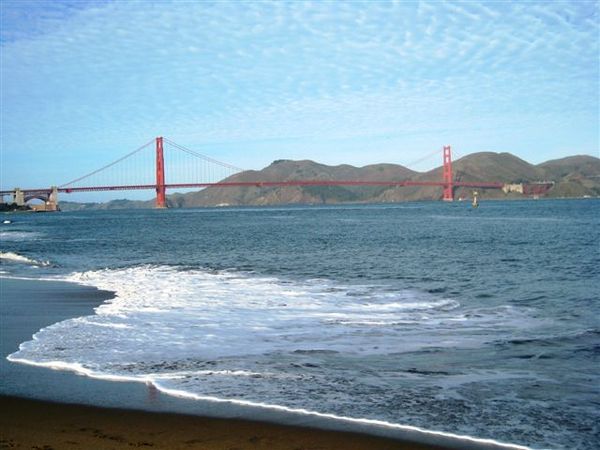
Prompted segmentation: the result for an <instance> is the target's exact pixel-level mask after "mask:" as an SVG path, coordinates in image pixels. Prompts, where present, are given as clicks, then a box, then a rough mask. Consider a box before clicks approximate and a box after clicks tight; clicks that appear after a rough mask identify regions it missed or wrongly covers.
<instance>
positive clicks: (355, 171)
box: [180, 160, 418, 207]
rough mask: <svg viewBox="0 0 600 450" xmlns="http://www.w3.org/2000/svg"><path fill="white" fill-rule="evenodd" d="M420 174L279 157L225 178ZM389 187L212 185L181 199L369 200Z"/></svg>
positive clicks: (205, 202)
mask: <svg viewBox="0 0 600 450" xmlns="http://www.w3.org/2000/svg"><path fill="white" fill-rule="evenodd" d="M417 175H418V173H417V172H414V171H412V170H410V169H407V168H406V167H403V166H400V165H395V164H374V165H369V166H365V167H354V166H350V165H347V164H342V165H339V166H327V165H324V164H318V163H316V162H313V161H308V160H304V161H291V160H278V161H274V162H273V163H272V164H271V165H269V166H268V167H266V168H264V169H263V170H259V171H256V170H248V171H245V172H242V173H239V174H236V175H233V176H231V177H229V178H226V179H225V180H223V181H227V182H254V181H256V182H258V181H290V180H350V181H352V180H365V181H374V180H381V181H392V180H407V179H412V178H414V177H415V176H417ZM386 189H387V188H386V187H350V186H348V187H346V186H291V187H231V188H208V189H205V190H203V191H200V192H193V193H189V194H185V195H183V196H181V197H180V198H181V199H182V200H183V204H184V205H185V206H187V207H194V206H211V205H212V206H214V205H270V204H287V203H340V202H366V201H372V199H373V198H377V196H379V195H380V194H381V193H382V192H383V191H385V190H386Z"/></svg>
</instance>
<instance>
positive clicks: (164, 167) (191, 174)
mask: <svg viewBox="0 0 600 450" xmlns="http://www.w3.org/2000/svg"><path fill="white" fill-rule="evenodd" d="M167 146H168V148H169V149H170V151H169V152H166V151H165V148H166V147H167ZM436 153H437V151H436ZM190 160H194V161H195V163H194V162H192V163H190ZM241 172H244V170H243V169H241V168H239V167H236V166H234V165H231V164H228V163H224V162H222V161H218V160H216V159H213V158H210V157H208V156H205V155H203V154H201V153H198V152H196V151H194V150H191V149H189V148H186V147H184V146H182V145H179V144H177V143H175V142H173V141H171V140H169V139H167V138H163V137H157V138H155V139H152V140H151V141H149V142H147V143H146V144H144V145H142V146H141V147H139V148H137V149H135V150H134V151H132V152H130V153H128V154H126V155H124V156H122V157H121V158H119V159H117V160H115V161H113V162H111V163H109V164H106V165H105V166H102V167H100V168H99V169H96V170H93V171H92V172H89V173H87V174H85V175H83V176H80V177H78V178H75V179H74V180H71V181H69V182H67V183H65V184H62V185H57V186H52V187H50V188H37V189H31V188H24V189H22V188H15V189H12V190H2V191H0V195H1V196H2V198H4V196H12V200H13V203H14V204H16V205H17V206H24V205H25V204H26V203H27V202H29V201H30V200H33V199H38V200H41V201H42V202H44V210H46V211H53V210H57V209H58V195H59V194H73V193H80V192H98V191H127V190H154V191H155V192H156V204H155V205H156V207H157V208H166V207H167V196H166V192H167V189H193V188H211V187H220V188H228V187H289V186H389V187H403V186H438V187H440V188H442V190H443V195H442V200H444V201H452V200H453V199H454V190H455V188H458V187H467V188H474V189H503V188H504V186H505V184H504V183H500V182H465V181H457V180H455V179H454V176H453V171H452V151H451V148H450V146H449V145H446V146H443V171H442V179H441V180H439V181H417V180H331V179H306V180H302V179H294V180H264V181H260V180H259V181H238V180H232V179H231V177H232V175H235V174H238V173H241Z"/></svg>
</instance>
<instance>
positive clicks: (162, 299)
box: [8, 266, 535, 448]
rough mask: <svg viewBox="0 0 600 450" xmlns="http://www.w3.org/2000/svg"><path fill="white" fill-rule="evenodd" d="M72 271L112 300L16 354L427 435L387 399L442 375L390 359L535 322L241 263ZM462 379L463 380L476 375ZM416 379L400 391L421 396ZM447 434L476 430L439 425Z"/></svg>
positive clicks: (182, 390)
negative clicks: (268, 272)
mask: <svg viewBox="0 0 600 450" xmlns="http://www.w3.org/2000/svg"><path fill="white" fill-rule="evenodd" d="M66 280H67V281H71V282H76V283H80V284H84V285H89V286H94V287H97V288H99V289H103V290H109V291H113V292H115V297H114V298H112V299H110V300H108V301H106V302H105V303H103V304H102V305H101V306H99V307H97V308H96V310H95V314H94V315H91V316H86V317H79V318H74V319H69V320H66V321H63V322H59V323H56V324H53V325H51V326H49V327H47V328H44V329H42V330H40V331H39V332H38V333H36V334H35V336H34V338H33V340H31V341H28V342H25V343H23V344H21V346H20V348H19V351H18V352H15V353H13V354H12V355H10V356H9V357H8V358H9V360H11V361H13V362H20V363H26V364H33V365H39V366H44V367H48V368H52V369H57V370H69V371H73V372H77V373H80V374H83V375H86V376H89V377H92V378H102V379H107V380H112V381H139V382H144V383H149V384H152V385H154V386H155V387H156V388H157V389H159V390H161V391H163V392H165V393H166V394H169V395H176V396H180V397H187V398H192V399H197V400H203V401H217V402H226V403H230V404H232V405H244V406H248V407H259V408H266V409H272V410H274V411H282V412H287V413H292V414H307V415H311V416H313V417H315V418H328V419H332V420H346V421H348V420H349V421H350V422H351V423H354V422H353V421H355V422H356V423H357V424H358V423H361V424H363V425H365V426H367V425H369V426H370V425H377V426H385V427H388V428H390V427H391V428H393V429H398V430H418V431H419V432H425V427H419V426H404V425H398V424H399V423H402V422H403V421H406V420H407V419H410V417H411V413H410V411H406V412H403V415H398V410H396V409H395V408H390V407H389V406H385V405H386V403H388V402H390V401H392V400H393V395H396V394H394V389H400V390H402V389H404V388H402V385H403V384H404V385H406V386H413V385H415V386H417V387H418V389H421V388H423V389H425V390H427V389H429V386H430V384H431V381H430V380H431V379H432V374H434V375H435V374H436V373H437V372H419V371H417V370H412V369H410V368H402V367H398V366H397V364H396V363H395V361H396V359H397V358H396V357H395V356H394V355H397V354H400V353H403V354H411V353H414V352H424V351H425V352H427V351H430V350H429V349H435V348H441V347H448V348H455V347H458V348H462V349H477V348H479V347H481V346H482V341H481V336H482V334H485V333H486V332H487V330H491V329H493V330H495V331H497V330H498V329H499V327H503V328H504V329H505V330H506V331H507V333H509V334H511V335H512V334H513V333H515V332H518V331H519V330H522V329H524V328H526V327H531V326H532V324H535V320H533V319H532V318H531V317H528V314H527V310H523V309H518V308H513V307H506V306H501V307H490V308H485V309H467V308H465V307H463V306H462V305H461V304H460V303H459V302H458V301H457V300H455V299H450V298H444V297H440V296H439V295H433V294H428V293H423V292H418V291H411V290H393V289H391V288H390V287H389V286H381V285H367V284H363V285H344V284H341V283H336V282H333V281H330V280H326V279H310V280H306V281H302V280H286V279H279V278H276V277H266V276H258V275H255V274H250V273H242V272H236V271H234V270H227V271H209V270H200V269H191V270H181V269H178V268H175V267H170V266H136V267H131V268H126V269H106V270H98V271H88V272H82V273H74V274H71V275H69V276H68V277H66ZM457 335H460V339H457V337H456V336H457ZM66 336H68V339H65V337H66ZM374 361H378V362H377V363H376V366H373V364H374ZM409 369H410V370H409ZM439 373H442V372H439ZM450 375H453V374H444V375H443V376H444V377H446V376H450ZM453 376H454V382H455V383H457V384H459V385H462V384H465V383H470V382H473V380H474V376H473V375H471V376H470V377H464V376H460V374H458V375H456V374H455V375H453ZM475 376H476V374H475ZM488 376H490V375H489V374H482V377H488ZM415 381H416V384H415ZM374 389H375V390H376V392H377V395H373V392H374V391H373V390H374ZM411 389H412V388H411ZM418 389H417V390H415V392H412V393H411V392H406V393H403V395H407V398H408V397H410V396H419V395H422V394H421V392H420V391H419V390H418ZM400 392H401V391H400ZM386 396H387V397H386ZM390 396H392V397H390ZM394 401H395V400H394ZM353 417H362V418H359V419H356V418H353ZM417 423H418V422H417ZM423 423H426V421H424V422H423ZM403 427H404V428H403ZM434 433H438V432H434ZM446 435H447V436H455V437H457V438H458V437H460V438H461V439H471V438H468V437H467V436H466V435H465V436H462V435H458V434H457V435H453V434H447V433H443V432H439V436H446ZM473 442H479V443H481V444H483V443H484V442H487V443H492V442H495V441H491V440H485V439H483V440H477V439H475V441H473ZM507 448H525V447H518V446H513V447H507Z"/></svg>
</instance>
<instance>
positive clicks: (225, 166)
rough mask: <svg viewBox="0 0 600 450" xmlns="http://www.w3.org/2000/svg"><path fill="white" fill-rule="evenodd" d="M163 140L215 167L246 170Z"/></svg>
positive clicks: (238, 170) (239, 170)
mask: <svg viewBox="0 0 600 450" xmlns="http://www.w3.org/2000/svg"><path fill="white" fill-rule="evenodd" d="M163 139H164V141H165V142H167V143H168V144H170V145H172V146H173V147H175V148H177V149H178V150H181V151H184V152H186V153H189V154H190V155H193V156H196V157H198V158H201V159H203V160H205V161H207V162H211V163H213V164H217V165H219V166H221V167H224V168H226V169H230V170H235V171H236V172H244V171H245V170H246V169H242V168H241V167H237V166H234V165H233V164H228V163H225V162H222V161H218V160H216V159H214V158H211V157H210V156H206V155H203V154H202V153H198V152H195V151H194V150H190V149H189V148H187V147H184V146H183V145H179V144H177V143H176V142H173V141H172V140H170V139H167V138H163Z"/></svg>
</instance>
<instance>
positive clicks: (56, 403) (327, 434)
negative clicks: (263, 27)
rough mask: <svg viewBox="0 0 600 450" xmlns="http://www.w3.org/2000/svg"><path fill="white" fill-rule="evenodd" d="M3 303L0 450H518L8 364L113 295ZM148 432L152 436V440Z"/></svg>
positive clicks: (33, 297) (31, 287) (28, 296)
mask: <svg viewBox="0 0 600 450" xmlns="http://www.w3.org/2000/svg"><path fill="white" fill-rule="evenodd" d="M0 294H1V295H0V297H1V299H2V300H1V301H2V304H1V306H2V311H1V314H0V317H1V319H0V320H1V323H0V325H1V326H0V329H1V336H0V337H1V349H2V358H1V359H2V360H1V361H0V372H1V373H2V384H1V385H0V409H1V410H2V413H1V414H0V431H1V436H2V440H3V442H2V444H3V445H9V444H11V443H13V444H14V443H20V444H21V445H30V446H33V445H38V446H40V447H41V448H43V446H44V445H50V446H52V447H53V448H56V447H57V448H68V446H69V445H71V446H72V448H77V445H85V447H88V448H97V447H99V446H100V447H102V446H103V445H106V444H107V441H106V439H111V440H110V444H111V446H112V447H111V448H125V447H127V448H129V447H130V446H131V445H136V446H145V445H147V444H151V446H152V447H154V448H165V449H166V448H207V449H212V448H214V449H218V448H234V447H235V448H273V449H284V448H286V449H287V448H290V449H291V448H314V447H319V448H340V449H342V448H348V449H351V448H357V449H358V448H370V449H371V448H372V449H379V448H381V449H383V448H387V449H390V448H398V449H403V448H414V449H440V448H463V449H467V448H474V449H478V448H518V447H516V446H508V447H507V446H502V445H497V444H496V443H493V442H488V443H485V442H481V441H469V440H467V441H465V440H463V439H457V438H456V437H449V436H444V435H437V434H435V433H430V434H428V433H423V432H421V431H419V430H398V429H387V428H385V427H377V426H373V425H368V424H363V425H361V424H357V423H353V422H351V421H346V422H345V421H339V420H326V419H323V418H319V417H314V416H310V415H306V416H302V415H298V414H290V413H283V412H281V411H269V410H264V411H262V410H259V411H257V408H249V407H240V406H239V405H232V404H229V403H211V402H202V401H196V400H189V399H182V398H176V397H172V396H169V395H166V394H163V393H161V392H159V391H157V390H156V389H153V387H151V386H147V385H144V384H143V383H139V382H130V381H125V382H114V381H105V380H98V379H91V378H88V377H85V376H80V375H77V374H75V373H72V372H66V371H57V370H49V369H47V368H42V367H36V366H30V365H24V364H16V363H12V362H10V361H8V360H7V359H6V356H7V355H8V354H10V353H13V352H14V351H16V350H17V348H18V345H19V344H20V343H22V342H24V341H27V340H30V339H31V336H32V335H33V334H34V333H35V332H37V331H38V330H39V329H40V328H43V327H45V326H48V325H51V324H53V323H56V322H58V321H60V320H64V319H66V318H71V317H78V316H83V315H89V314H93V308H95V307H96V306H98V305H100V304H101V303H102V302H104V301H105V300H107V299H109V298H111V297H112V293H110V292H106V291H99V290H97V289H95V288H90V287H85V286H80V285H77V284H73V283H66V282H59V281H56V282H55V281H40V280H20V279H19V280H17V279H10V278H0ZM248 417H251V418H253V419H255V420H247V418H248ZM50 418H51V419H50ZM32 423H36V424H37V425H39V426H36V433H32V432H31V424H32ZM100 424H101V426H100ZM123 424H127V426H124V425H123ZM61 430H62V431H61ZM150 430H155V432H154V434H151V431H150ZM156 430H162V431H156ZM174 430H176V431H174ZM198 430H202V437H198V436H197V435H198ZM149 436H152V440H151V441H152V442H150V437H149ZM112 438H114V439H112ZM142 438H144V439H145V440H144V439H142ZM103 439H104V441H103ZM84 441H85V444H84ZM69 442H77V443H78V444H77V445H75V444H69ZM102 442H104V444H102Z"/></svg>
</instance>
